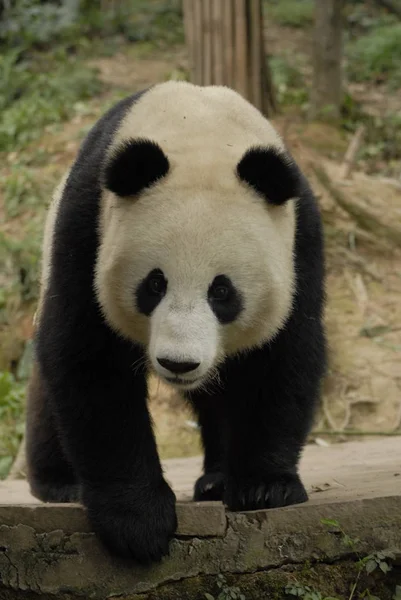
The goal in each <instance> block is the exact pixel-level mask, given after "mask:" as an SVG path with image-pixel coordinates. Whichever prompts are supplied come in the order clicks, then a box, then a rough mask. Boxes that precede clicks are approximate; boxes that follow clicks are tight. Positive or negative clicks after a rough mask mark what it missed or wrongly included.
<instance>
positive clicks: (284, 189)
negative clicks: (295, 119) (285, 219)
mask: <svg viewBox="0 0 401 600" xmlns="http://www.w3.org/2000/svg"><path fill="white" fill-rule="evenodd" d="M237 175H238V177H239V178H240V179H241V180H242V181H244V182H245V183H247V184H248V185H250V186H251V187H253V189H254V190H255V191H256V192H258V193H259V194H261V195H262V196H263V197H264V198H265V199H266V200H267V201H268V202H269V203H270V204H276V205H279V204H284V202H286V201H287V200H289V199H290V198H296V197H297V196H299V195H300V193H301V189H300V187H301V177H300V172H299V170H298V168H297V166H296V164H295V162H294V161H293V160H292V158H291V157H290V155H289V154H288V153H284V152H279V151H278V150H277V149H276V148H268V147H266V148H265V147H263V146H255V147H254V148H250V149H249V150H248V151H247V152H246V153H245V154H244V156H243V157H242V158H241V160H240V162H239V163H238V165H237Z"/></svg>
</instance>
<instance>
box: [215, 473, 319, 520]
mask: <svg viewBox="0 0 401 600" xmlns="http://www.w3.org/2000/svg"><path fill="white" fill-rule="evenodd" d="M261 479H262V481H257V482H255V481H254V480H251V481H249V479H248V480H239V479H230V480H229V481H228V483H227V486H226V490H225V494H224V503H225V504H226V505H227V507H228V509H229V510H232V511H248V510H262V509H266V508H278V507H282V506H288V505H291V504H301V503H303V502H306V501H307V500H308V495H307V493H306V490H305V488H304V485H303V483H302V481H301V480H300V478H299V476H298V475H297V474H294V473H275V474H268V475H265V476H264V477H261Z"/></svg>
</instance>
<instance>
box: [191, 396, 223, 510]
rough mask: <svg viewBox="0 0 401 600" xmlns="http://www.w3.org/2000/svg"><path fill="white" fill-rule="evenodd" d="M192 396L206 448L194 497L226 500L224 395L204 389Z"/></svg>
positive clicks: (200, 499)
mask: <svg viewBox="0 0 401 600" xmlns="http://www.w3.org/2000/svg"><path fill="white" fill-rule="evenodd" d="M190 398H191V403H192V406H193V407H194V409H195V411H196V413H197V416H198V423H199V427H200V430H201V436H202V444H203V449H204V460H203V471H204V474H203V475H202V476H201V477H199V479H198V480H197V481H196V483H195V487H194V500H195V501H196V502H202V501H207V500H222V498H223V494H224V474H223V461H224V451H225V438H226V426H225V407H224V398H222V397H220V396H219V395H218V394H216V396H212V395H208V394H206V393H204V392H195V393H193V395H191V397H190Z"/></svg>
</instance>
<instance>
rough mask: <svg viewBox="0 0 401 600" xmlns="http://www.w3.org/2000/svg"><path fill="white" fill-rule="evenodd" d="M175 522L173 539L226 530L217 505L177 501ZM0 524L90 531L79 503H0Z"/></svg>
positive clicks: (220, 533)
mask: <svg viewBox="0 0 401 600" xmlns="http://www.w3.org/2000/svg"><path fill="white" fill-rule="evenodd" d="M13 483H14V482H12V483H10V484H9V486H10V487H11V486H12V485H13ZM24 483H25V482H24ZM24 487H25V486H24ZM177 519H178V528H177V532H176V535H177V537H194V536H196V537H219V536H223V535H224V533H225V530H226V522H227V520H226V515H225V510H224V506H223V505H222V504H221V502H202V503H200V502H194V503H191V504H189V503H185V502H179V503H177ZM0 524H1V525H7V526H8V527H14V526H16V525H26V526H28V527H31V528H32V529H34V530H35V531H36V532H37V533H48V532H50V531H54V530H55V529H61V530H62V531H63V532H64V533H66V534H72V533H90V531H91V529H90V526H89V523H88V521H87V518H86V514H85V510H84V509H83V508H82V506H80V505H79V504H17V505H15V504H0Z"/></svg>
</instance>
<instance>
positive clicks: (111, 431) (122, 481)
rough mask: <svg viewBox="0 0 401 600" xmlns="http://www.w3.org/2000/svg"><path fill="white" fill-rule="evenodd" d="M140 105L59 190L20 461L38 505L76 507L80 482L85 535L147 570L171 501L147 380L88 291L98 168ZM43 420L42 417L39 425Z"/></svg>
mask: <svg viewBox="0 0 401 600" xmlns="http://www.w3.org/2000/svg"><path fill="white" fill-rule="evenodd" d="M138 98H139V95H136V96H134V97H131V98H128V99H126V100H123V101H122V102H120V103H119V104H118V105H117V106H115V107H114V108H113V109H111V111H109V112H108V113H107V114H106V115H105V116H104V117H103V118H102V119H101V120H100V121H99V122H98V124H97V125H96V126H95V127H94V128H93V129H92V131H91V132H90V133H89V135H88V137H87V139H86V140H85V142H84V143H83V145H82V147H81V150H80V152H79V154H78V157H77V160H76V162H75V164H74V166H73V168H72V171H71V173H70V175H69V177H68V180H67V183H66V188H65V190H64V194H63V198H62V200H61V203H60V209H59V214H58V218H57V222H56V226H55V235H54V247H53V253H52V272H51V279H50V285H49V289H48V293H47V294H46V297H45V299H44V306H43V315H42V317H41V319H40V322H39V326H38V331H37V333H36V354H37V361H38V363H39V368H40V375H39V376H40V379H41V381H40V387H41V388H42V389H43V390H46V392H45V393H41V394H40V395H38V394H37V393H36V394H35V389H34V388H33V387H31V393H30V395H29V398H28V405H29V406H30V408H29V413H28V422H27V427H28V438H29V441H30V442H29V445H28V457H27V458H28V463H29V473H30V475H29V480H30V483H31V487H32V491H33V492H34V493H35V494H36V495H37V496H38V497H39V498H41V499H42V500H44V501H53V500H55V499H59V500H63V501H65V500H75V489H76V488H75V487H74V486H75V482H79V486H80V496H81V500H82V502H83V503H84V505H85V506H86V507H87V509H88V515H89V518H90V520H91V523H92V527H93V528H94V530H95V532H96V533H97V534H98V535H99V537H100V539H101V540H102V541H103V542H104V543H105V544H106V546H107V547H108V548H109V549H110V550H111V551H112V552H113V553H114V554H117V555H120V556H123V557H133V558H135V559H137V560H138V561H141V562H149V561H154V560H159V559H160V558H161V557H162V556H163V555H164V554H166V552H167V550H168V541H169V539H170V537H171V536H172V535H173V533H174V531H175V529H176V513H175V496H174V494H173V492H172V490H171V489H170V487H169V486H168V484H167V483H166V482H165V480H164V478H163V474H162V470H161V465H160V461H159V457H158V454H157V450H156V444H155V440H154V436H153V431H152V427H151V421H150V416H149V412H148V409H147V405H146V397H147V385H146V376H145V372H144V371H138V369H137V368H136V369H134V368H133V365H138V364H139V363H140V362H141V361H143V358H144V357H143V351H142V350H141V349H140V348H139V347H137V346H135V345H134V344H132V343H129V342H128V341H125V340H123V339H122V338H120V337H119V336H117V335H116V334H115V333H113V332H112V330H111V329H110V328H109V327H108V326H107V325H106V323H105V322H104V320H103V318H102V316H101V312H100V309H99V306H98V304H97V301H96V299H95V296H94V292H93V280H94V265H95V259H96V252H97V247H98V243H99V241H98V228H97V223H98V218H99V199H100V184H99V166H100V165H101V164H102V161H103V159H104V156H105V152H106V150H107V147H108V145H109V144H110V142H111V140H112V137H113V134H114V131H115V130H116V127H117V126H118V123H119V122H120V121H121V119H122V118H123V116H124V114H125V111H126V110H127V109H128V108H129V107H130V106H131V105H132V104H133V103H134V102H135V101H136V100H137V99H138ZM37 387H38V386H36V388H37ZM40 405H42V408H40ZM40 411H42V414H46V415H49V417H48V418H47V417H46V418H44V419H42V418H41V416H40ZM56 437H58V440H59V441H56ZM48 440H49V441H48ZM70 465H71V466H72V470H73V473H74V476H72V475H71V468H70ZM68 489H70V491H71V495H70V497H69V498H68V497H66V496H68V494H66V490H68Z"/></svg>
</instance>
